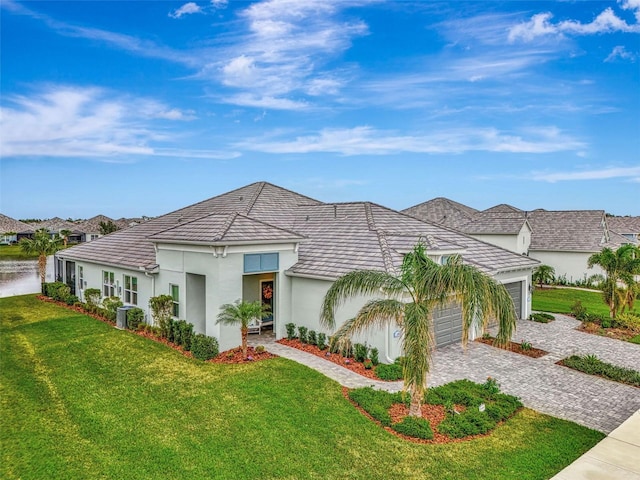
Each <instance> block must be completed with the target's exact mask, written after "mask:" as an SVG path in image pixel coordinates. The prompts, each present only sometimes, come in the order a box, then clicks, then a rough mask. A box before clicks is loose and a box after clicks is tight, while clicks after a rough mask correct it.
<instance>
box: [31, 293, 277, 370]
mask: <svg viewBox="0 0 640 480" xmlns="http://www.w3.org/2000/svg"><path fill="white" fill-rule="evenodd" d="M36 298H37V299H38V300H41V301H43V302H47V303H54V304H56V305H58V306H60V307H64V308H66V309H68V310H73V311H74V312H78V313H81V314H83V315H87V316H88V317H91V318H95V319H96V320H100V321H101V322H104V323H108V324H109V325H111V326H112V327H115V325H116V323H115V322H112V321H111V320H109V319H107V318H105V317H103V316H102V315H97V314H95V313H89V312H87V311H86V310H85V309H84V308H82V307H78V306H75V305H67V304H66V303H64V302H59V301H57V300H54V299H53V298H49V297H45V296H44V295H38V296H36ZM127 331H128V332H130V333H133V334H136V335H139V336H141V337H145V338H148V339H149V340H153V341H154V342H158V343H162V344H163V345H165V346H167V347H169V348H172V349H174V350H175V351H177V352H180V353H181V354H182V355H184V356H185V357H189V358H193V353H191V352H189V351H187V350H185V349H184V348H183V347H181V346H180V345H176V344H175V343H173V342H170V341H169V340H167V339H166V338H162V337H158V336H157V335H154V334H153V333H152V332H149V331H145V330H135V331H134V330H129V329H127ZM247 356H251V357H252V360H247V359H245V358H244V357H243V355H242V348H241V347H237V348H234V349H232V350H227V351H226V352H221V353H219V354H218V356H216V357H214V358H212V359H211V360H208V362H211V363H226V364H232V363H246V362H252V361H255V362H257V361H260V360H266V359H269V358H276V357H277V355H274V354H273V353H269V352H267V351H264V352H261V353H256V352H255V350H254V348H253V347H247Z"/></svg>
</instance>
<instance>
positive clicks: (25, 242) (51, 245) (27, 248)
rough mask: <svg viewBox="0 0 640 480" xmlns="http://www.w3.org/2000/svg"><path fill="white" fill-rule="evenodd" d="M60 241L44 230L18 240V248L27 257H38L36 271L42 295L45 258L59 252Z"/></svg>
mask: <svg viewBox="0 0 640 480" xmlns="http://www.w3.org/2000/svg"><path fill="white" fill-rule="evenodd" d="M61 242H62V239H61V238H60V237H59V236H58V235H55V236H54V237H51V236H50V235H49V231H48V230H47V229H46V228H41V229H39V230H36V232H35V233H34V235H33V238H23V239H22V240H20V248H21V249H22V251H23V252H24V253H26V254H27V255H38V270H39V272H40V285H41V286H42V293H44V283H45V278H46V274H47V256H49V255H53V254H54V253H56V252H57V251H58V250H60V243H61Z"/></svg>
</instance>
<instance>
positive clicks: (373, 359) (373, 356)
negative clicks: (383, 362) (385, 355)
mask: <svg viewBox="0 0 640 480" xmlns="http://www.w3.org/2000/svg"><path fill="white" fill-rule="evenodd" d="M378 354H379V352H378V349H377V348H372V349H371V355H370V357H369V358H371V363H373V365H374V366H375V367H377V366H378V364H379V363H380V360H379V359H378Z"/></svg>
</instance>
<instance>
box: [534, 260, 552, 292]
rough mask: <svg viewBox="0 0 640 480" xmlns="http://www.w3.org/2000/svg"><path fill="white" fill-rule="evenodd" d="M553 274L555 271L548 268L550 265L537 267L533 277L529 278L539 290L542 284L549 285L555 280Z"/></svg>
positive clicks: (550, 267)
mask: <svg viewBox="0 0 640 480" xmlns="http://www.w3.org/2000/svg"><path fill="white" fill-rule="evenodd" d="M555 274H556V271H555V269H554V268H553V267H552V266H550V265H539V266H538V268H536V269H535V270H534V271H533V275H532V277H531V279H532V280H533V282H534V283H537V284H538V285H539V286H540V288H542V285H543V284H545V283H546V284H547V285H548V284H549V283H551V282H553V279H554V278H555Z"/></svg>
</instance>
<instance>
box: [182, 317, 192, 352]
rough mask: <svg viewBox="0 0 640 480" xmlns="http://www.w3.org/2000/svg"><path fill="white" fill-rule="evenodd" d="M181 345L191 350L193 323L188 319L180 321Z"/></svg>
mask: <svg viewBox="0 0 640 480" xmlns="http://www.w3.org/2000/svg"><path fill="white" fill-rule="evenodd" d="M179 323H180V345H182V347H183V348H184V349H185V350H186V351H187V352H188V351H189V350H191V340H192V339H193V325H192V324H191V323H188V322H187V321H186V320H181V321H180V322H179Z"/></svg>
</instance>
